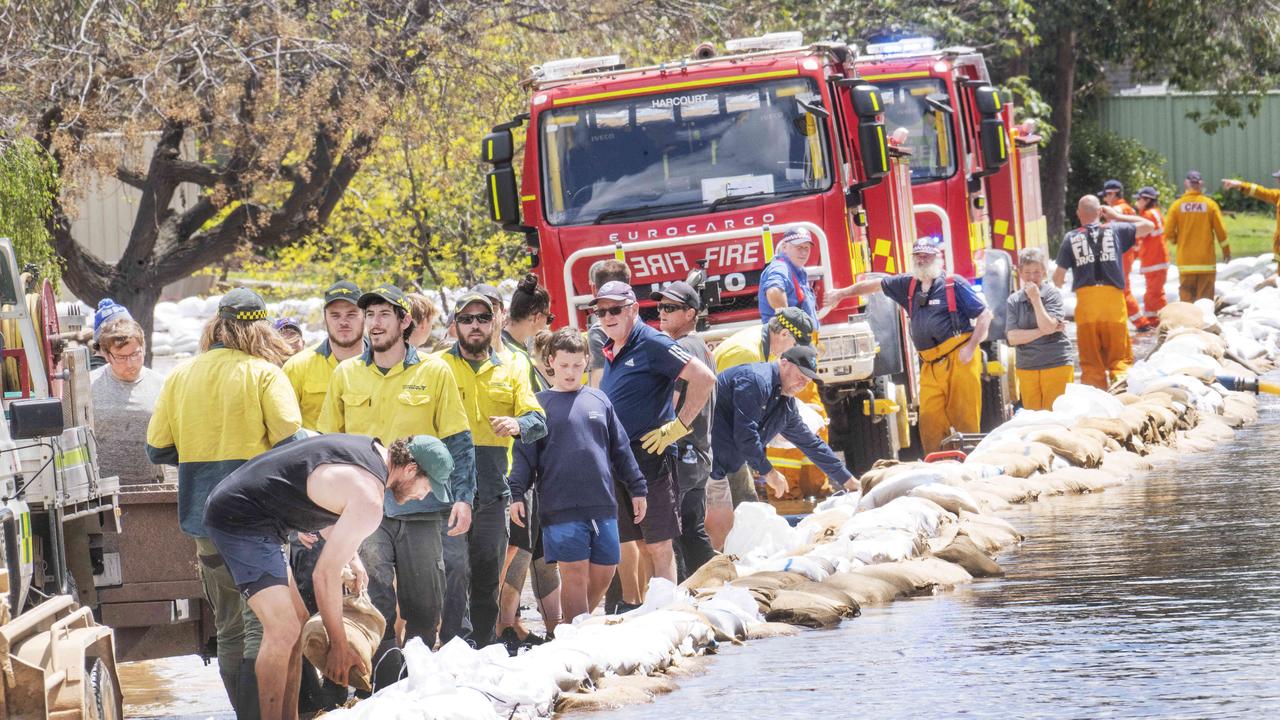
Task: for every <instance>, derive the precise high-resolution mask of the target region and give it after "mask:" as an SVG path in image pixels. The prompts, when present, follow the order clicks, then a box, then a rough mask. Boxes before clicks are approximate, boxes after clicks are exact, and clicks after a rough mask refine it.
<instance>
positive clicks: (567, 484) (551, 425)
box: [508, 328, 648, 622]
mask: <svg viewBox="0 0 1280 720" xmlns="http://www.w3.org/2000/svg"><path fill="white" fill-rule="evenodd" d="M547 360H548V364H549V365H550V366H551V369H552V371H553V372H554V377H553V379H552V383H551V388H550V389H548V390H543V391H542V392H540V393H538V402H539V403H541V404H542V408H543V410H545V411H546V414H547V415H546V416H547V436H546V437H544V438H542V439H541V440H538V441H537V442H534V443H517V447H516V450H515V457H514V459H513V462H512V468H511V475H510V476H509V477H508V483H509V484H510V485H511V497H513V498H522V497H524V493H525V490H527V489H528V488H529V487H530V486H534V487H536V488H537V491H538V517H539V519H540V520H541V521H542V545H543V549H544V552H545V554H546V559H547V561H548V562H555V563H558V564H559V566H560V585H561V587H560V608H561V616H562V617H563V618H564V620H565V621H566V622H568V621H570V620H572V619H573V618H575V617H577V616H579V615H582V614H584V613H585V614H589V613H590V612H591V611H592V609H593V608H595V607H596V606H597V605H599V604H600V601H601V600H602V599H603V598H604V594H605V591H606V590H607V589H608V587H609V581H610V580H612V579H613V573H614V569H615V568H616V567H617V565H618V558H619V545H618V519H617V517H618V504H617V499H616V498H615V497H614V491H613V479H614V477H615V476H616V477H617V478H618V480H619V481H620V482H621V483H622V484H623V486H624V487H626V489H627V492H628V494H629V495H630V496H631V509H632V511H633V513H634V514H635V521H636V523H639V522H640V521H641V520H642V519H643V518H644V513H645V507H646V502H647V500H646V498H645V495H646V494H647V492H648V490H647V488H646V486H645V481H644V476H643V475H641V474H640V468H639V466H638V465H636V460H635V457H634V456H632V454H631V444H630V442H631V441H630V439H628V438H627V432H626V430H623V429H622V423H621V422H619V420H618V416H617V414H615V413H614V410H613V405H612V404H611V403H610V402H609V398H607V397H606V396H605V394H604V393H603V392H601V391H599V390H597V389H595V388H590V387H583V386H582V375H583V373H584V372H585V371H586V369H587V343H586V341H585V340H584V339H583V338H582V334H581V333H579V332H576V331H574V330H571V329H568V328H566V329H564V330H560V331H558V332H556V333H555V335H554V336H552V338H551V341H550V342H549V343H548V348H547ZM524 519H525V507H524V503H523V502H522V501H519V500H517V501H514V502H512V503H511V522H514V523H515V524H517V525H519V526H520V527H524Z"/></svg>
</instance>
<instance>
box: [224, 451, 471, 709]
mask: <svg viewBox="0 0 1280 720" xmlns="http://www.w3.org/2000/svg"><path fill="white" fill-rule="evenodd" d="M452 471H453V459H452V457H450V454H449V450H448V448H446V447H445V445H444V443H442V442H441V441H440V440H438V439H436V438H434V437H431V436H429V435H418V436H416V437H413V438H403V439H401V440H397V441H395V442H393V443H392V444H391V446H390V447H383V446H382V445H381V444H379V443H378V442H377V441H376V440H374V439H372V438H368V437H363V436H359V435H340V434H339V435H323V436H320V437H314V438H308V439H306V440H299V441H296V442H293V443H289V444H288V445H284V446H281V447H279V448H277V449H275V450H271V451H269V452H267V453H264V454H262V455H259V456H257V457H256V458H254V459H253V460H250V461H249V462H247V463H245V464H244V465H242V466H240V467H239V468H238V469H236V470H235V472H233V473H231V474H230V475H228V476H227V477H226V479H225V480H223V481H222V482H221V483H220V484H219V485H218V487H217V488H216V489H215V490H214V491H213V493H211V494H210V495H209V501H208V503H207V504H206V505H205V510H204V525H205V528H206V530H207V531H208V533H209V538H210V539H211V540H213V544H214V545H215V546H216V547H217V549H218V552H219V554H220V555H221V556H222V559H223V560H224V561H225V563H226V566H227V569H228V570H229V571H230V573H231V576H232V578H233V579H234V581H235V583H236V586H237V587H238V588H239V589H240V592H241V593H243V594H244V596H245V597H246V598H248V602H249V607H250V608H252V609H253V612H254V614H255V615H257V617H258V618H259V620H261V622H262V645H261V647H260V649H259V650H258V660H257V664H256V667H255V671H256V674H257V678H258V703H259V708H260V710H261V717H262V718H263V720H276V719H277V718H279V719H280V720H286V719H291V718H296V717H297V716H298V684H299V682H300V679H301V673H302V644H301V638H302V625H303V623H305V622H306V621H307V611H306V608H305V607H304V605H303V603H302V596H301V595H299V594H298V586H297V584H296V583H295V582H294V579H293V576H292V573H290V571H289V565H288V562H287V560H286V559H285V554H284V544H285V538H286V537H287V536H288V534H289V533H290V532H291V531H296V532H318V533H320V535H321V536H322V537H324V539H325V545H324V549H323V550H321V552H320V558H319V560H317V562H316V569H315V572H314V573H313V575H312V581H313V583H314V587H315V593H316V604H317V605H318V607H319V608H320V618H321V620H322V622H323V623H324V627H325V631H326V632H327V633H328V636H329V642H330V648H329V656H328V662H327V663H326V667H325V669H324V674H325V676H326V677H328V678H329V679H331V680H333V681H334V682H336V683H338V684H340V685H345V684H346V683H347V675H348V673H349V672H350V671H351V669H352V668H353V667H355V668H357V672H359V673H361V674H367V673H368V672H369V668H368V665H367V660H366V659H365V658H361V657H360V656H359V655H358V654H357V653H356V652H355V650H354V649H353V648H352V647H351V646H350V644H349V643H348V642H347V635H346V631H345V629H344V625H343V618H342V570H343V568H344V567H346V566H350V567H351V570H352V572H353V573H354V574H355V578H356V589H357V591H358V592H359V591H362V590H363V589H364V587H365V586H366V585H367V584H368V581H369V578H368V575H367V573H366V572H365V569H364V565H363V564H362V563H361V562H360V558H359V557H358V556H357V554H356V551H357V550H358V549H359V547H360V543H362V542H364V540H365V538H367V537H369V536H370V535H372V534H373V532H374V531H375V530H377V529H378V527H379V525H380V524H381V522H382V507H383V496H384V494H390V495H391V496H392V497H393V498H394V499H395V501H396V502H397V503H399V504H404V503H406V502H409V501H410V500H422V499H423V498H425V497H426V496H427V494H428V493H429V492H430V490H431V484H430V483H431V482H432V481H434V482H436V483H438V484H441V485H443V484H444V483H445V482H447V480H448V477H449V473H450V472H452Z"/></svg>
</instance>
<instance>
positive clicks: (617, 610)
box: [613, 602, 640, 615]
mask: <svg viewBox="0 0 1280 720" xmlns="http://www.w3.org/2000/svg"><path fill="white" fill-rule="evenodd" d="M639 607H640V606H639V605H632V604H631V603H629V602H619V603H618V604H617V605H615V606H614V607H613V614H614V615H621V614H623V613H629V612H631V611H632V610H636V609H638V608H639Z"/></svg>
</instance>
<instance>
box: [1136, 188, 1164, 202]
mask: <svg viewBox="0 0 1280 720" xmlns="http://www.w3.org/2000/svg"><path fill="white" fill-rule="evenodd" d="M1138 197H1144V198H1151V199H1152V200H1159V199H1160V191H1159V190H1156V189H1155V188H1153V187H1151V186H1150V185H1147V186H1145V187H1143V188H1141V189H1139V190H1138Z"/></svg>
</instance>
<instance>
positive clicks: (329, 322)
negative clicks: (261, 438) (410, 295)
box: [284, 280, 364, 430]
mask: <svg viewBox="0 0 1280 720" xmlns="http://www.w3.org/2000/svg"><path fill="white" fill-rule="evenodd" d="M359 297H360V289H359V288H358V287H356V284H355V283H353V282H351V281H350V280H339V281H338V282H336V283H334V284H332V285H330V286H329V289H328V290H325V291H324V329H325V332H327V333H328V334H329V337H327V338H325V339H324V340H322V341H321V342H320V343H319V344H317V345H315V346H314V347H309V348H307V349H305V350H303V351H302V352H300V353H298V354H297V355H294V356H293V357H291V358H289V361H288V362H286V363H285V364H284V374H285V375H287V376H288V377H289V384H290V385H292V386H293V393H294V394H295V395H297V396H298V405H299V407H301V408H302V427H304V428H306V429H308V430H314V429H315V428H316V421H317V420H319V419H320V407H321V406H322V405H324V396H325V393H326V392H328V391H329V378H330V377H332V376H333V370H334V368H336V367H338V363H340V362H342V361H343V360H346V359H348V358H353V357H356V356H358V355H359V354H360V353H361V351H362V350H364V313H363V312H361V311H360V308H358V307H356V300H357V299H358V298H359Z"/></svg>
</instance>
